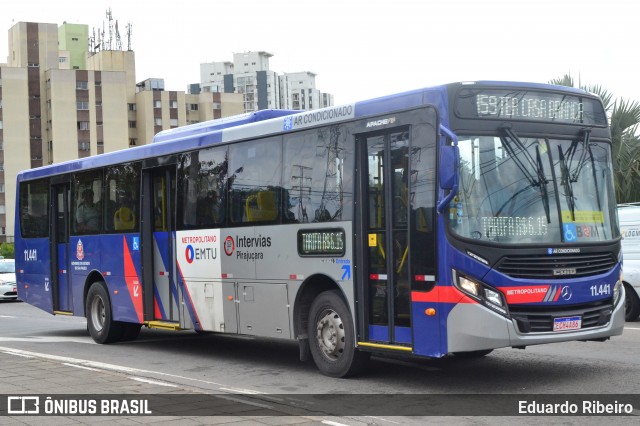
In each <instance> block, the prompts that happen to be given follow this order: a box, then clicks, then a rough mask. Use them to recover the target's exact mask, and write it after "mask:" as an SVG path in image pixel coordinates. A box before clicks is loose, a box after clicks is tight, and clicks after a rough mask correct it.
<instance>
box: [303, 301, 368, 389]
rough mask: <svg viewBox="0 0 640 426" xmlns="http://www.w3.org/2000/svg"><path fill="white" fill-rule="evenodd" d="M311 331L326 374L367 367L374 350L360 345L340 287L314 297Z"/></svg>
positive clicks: (313, 351) (315, 354)
mask: <svg viewBox="0 0 640 426" xmlns="http://www.w3.org/2000/svg"><path fill="white" fill-rule="evenodd" d="M307 332H308V333H309V334H308V335H309V349H310V351H311V356H312V358H313V361H314V362H315V364H316V366H317V367H318V369H319V370H320V372H321V373H322V374H324V375H325V376H329V377H348V376H352V375H355V374H357V373H359V372H360V371H362V369H363V368H364V367H365V365H366V363H367V361H368V359H369V356H370V354H369V353H366V352H360V351H359V350H358V349H357V348H356V345H355V327H354V324H353V319H352V317H351V314H350V313H349V309H348V308H347V305H346V304H345V302H344V300H343V299H342V297H340V294H339V293H338V292H337V291H335V290H331V291H325V292H322V293H320V294H319V295H318V296H317V297H316V298H315V299H314V301H313V303H312V304H311V308H310V310H309V324H308V330H307Z"/></svg>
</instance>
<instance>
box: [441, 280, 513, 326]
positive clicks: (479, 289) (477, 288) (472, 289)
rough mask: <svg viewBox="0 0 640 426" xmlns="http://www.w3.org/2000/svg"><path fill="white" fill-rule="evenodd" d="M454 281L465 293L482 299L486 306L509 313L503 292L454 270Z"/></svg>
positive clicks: (479, 299) (505, 313)
mask: <svg viewBox="0 0 640 426" xmlns="http://www.w3.org/2000/svg"><path fill="white" fill-rule="evenodd" d="M453 282H454V285H455V286H456V287H458V288H459V289H460V290H462V292H463V293H465V294H468V295H469V296H472V297H473V298H474V299H476V300H478V301H480V302H481V303H482V304H483V305H484V306H486V307H488V308H490V309H492V310H494V311H496V312H499V313H501V314H502V315H505V316H506V315H507V309H506V308H507V305H506V304H505V302H504V299H503V297H502V293H500V292H499V291H498V290H495V289H493V288H491V287H489V286H486V285H484V284H482V283H480V282H478V281H475V280H473V279H471V278H468V277H466V276H464V275H462V274H459V273H458V272H457V271H455V270H454V271H453Z"/></svg>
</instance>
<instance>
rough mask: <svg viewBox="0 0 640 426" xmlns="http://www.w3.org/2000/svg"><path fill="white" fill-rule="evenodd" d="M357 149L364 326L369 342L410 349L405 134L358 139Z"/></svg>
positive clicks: (391, 132)
mask: <svg viewBox="0 0 640 426" xmlns="http://www.w3.org/2000/svg"><path fill="white" fill-rule="evenodd" d="M359 145H360V146H361V147H362V148H363V150H366V152H364V153H362V154H361V155H360V158H361V167H359V170H360V173H361V181H362V188H363V190H364V191H363V195H362V227H363V229H362V232H361V233H360V235H362V237H361V238H362V239H363V241H361V244H362V246H363V247H364V250H363V253H364V265H363V266H364V267H365V274H364V292H365V303H366V305H367V306H366V308H365V312H366V313H367V314H366V318H365V326H366V330H363V331H364V333H365V335H366V339H365V340H367V341H369V342H379V343H384V344H390V345H398V346H409V345H411V343H412V333H411V281H410V280H409V258H410V257H409V232H408V229H409V228H408V219H409V208H408V204H409V199H408V194H409V188H408V175H409V162H408V161H409V129H408V128H400V129H398V128H396V129H393V130H389V131H387V132H385V133H375V134H371V135H362V136H361V137H360V138H359Z"/></svg>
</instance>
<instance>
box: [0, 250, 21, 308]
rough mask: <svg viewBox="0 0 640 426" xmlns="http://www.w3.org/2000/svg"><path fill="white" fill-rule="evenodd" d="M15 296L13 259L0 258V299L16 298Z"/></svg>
mask: <svg viewBox="0 0 640 426" xmlns="http://www.w3.org/2000/svg"><path fill="white" fill-rule="evenodd" d="M17 298H18V290H17V287H16V263H15V260H14V259H2V258H0V300H16V299H17Z"/></svg>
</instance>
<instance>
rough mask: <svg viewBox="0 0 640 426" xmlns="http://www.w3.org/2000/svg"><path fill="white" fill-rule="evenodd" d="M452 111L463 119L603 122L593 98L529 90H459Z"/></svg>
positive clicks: (598, 106)
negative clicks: (454, 110) (454, 108)
mask: <svg viewBox="0 0 640 426" xmlns="http://www.w3.org/2000/svg"><path fill="white" fill-rule="evenodd" d="M456 113H457V114H458V115H459V116H460V117H463V118H481V119H483V118H486V119H502V120H505V119H511V120H531V121H545V122H554V123H575V124H578V123H579V124H593V125H599V126H605V125H606V118H605V114H604V110H603V108H602V105H601V104H600V102H598V101H597V100H595V99H592V98H587V97H579V96H575V95H567V94H562V93H553V92H539V91H533V90H505V89H463V90H461V91H460V92H459V94H458V97H457V99H456Z"/></svg>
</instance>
